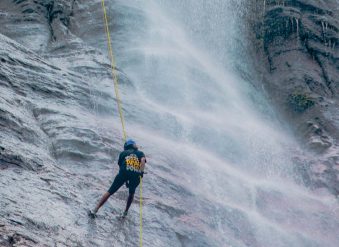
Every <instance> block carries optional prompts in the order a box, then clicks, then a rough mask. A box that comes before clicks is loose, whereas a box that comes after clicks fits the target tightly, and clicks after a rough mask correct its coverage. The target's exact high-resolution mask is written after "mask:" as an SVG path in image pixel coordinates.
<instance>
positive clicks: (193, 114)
mask: <svg viewBox="0 0 339 247" xmlns="http://www.w3.org/2000/svg"><path fill="white" fill-rule="evenodd" d="M242 5H243V4H242V1H231V0H210V1H205V0H185V1H182V0H171V1H169V0H167V1H165V0H162V1H160V0H159V1H151V0H150V1H134V0H121V1H115V2H114V3H112V4H110V5H109V6H108V8H109V14H110V16H113V18H112V23H113V24H112V25H111V28H112V33H113V34H112V38H113V46H114V51H115V55H116V60H117V61H116V62H117V66H118V67H119V68H120V69H122V70H123V71H124V72H125V73H126V74H127V76H128V77H129V79H130V80H131V81H132V83H133V85H132V86H131V85H126V84H122V85H121V93H122V100H123V104H124V110H125V112H126V121H127V130H128V133H129V136H130V137H133V138H135V139H136V140H137V141H138V142H139V144H141V145H142V146H143V150H144V151H145V152H146V153H147V154H148V155H149V156H150V157H149V164H148V168H147V169H148V174H147V176H145V182H144V191H145V192H144V195H145V196H146V198H149V201H148V202H147V200H146V201H145V208H144V210H145V212H144V220H145V223H144V239H145V241H146V242H149V243H154V244H155V245H154V246H178V245H179V244H181V245H182V246H261V247H263V246H289V247H291V246H298V247H300V246H307V247H309V246H337V244H338V242H339V230H338V229H339V222H338V219H339V215H338V214H339V212H338V207H337V206H338V204H337V202H336V201H335V199H334V198H331V196H328V195H316V194H314V193H312V192H310V191H308V190H307V189H306V188H303V187H302V186H301V185H297V184H296V183H295V182H294V181H295V174H294V173H293V162H292V156H293V152H294V151H295V150H297V149H298V146H297V144H296V143H295V142H294V141H293V138H292V136H291V135H290V134H289V132H288V131H287V130H286V129H284V128H282V127H281V126H280V125H279V122H278V121H277V120H276V116H275V115H274V112H273V111H272V109H271V108H270V106H269V104H268V103H267V102H266V101H265V99H264V98H263V96H262V95H261V94H260V92H258V91H257V90H256V89H255V87H253V86H252V84H253V80H255V76H254V75H253V76H252V75H251V70H250V67H249V66H248V64H247V62H248V59H247V57H246V55H244V48H243V47H244V46H245V45H244V42H245V41H244V38H243V37H242V34H241V33H242V32H241V27H240V26H241V25H240V23H241V20H240V19H239V16H241V15H240V13H241V11H242V8H243V7H242ZM102 49H106V46H104V43H102ZM116 116H117V115H116ZM117 121H118V120H117ZM117 124H118V122H117Z"/></svg>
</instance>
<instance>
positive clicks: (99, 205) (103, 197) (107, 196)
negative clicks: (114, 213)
mask: <svg viewBox="0 0 339 247" xmlns="http://www.w3.org/2000/svg"><path fill="white" fill-rule="evenodd" d="M110 196H111V194H110V193H108V192H106V193H105V194H104V195H103V196H102V197H101V199H100V201H99V203H98V205H97V206H96V207H95V209H94V213H95V214H96V213H97V212H98V210H99V208H101V206H102V205H104V204H105V202H106V201H107V199H108V198H109V197H110Z"/></svg>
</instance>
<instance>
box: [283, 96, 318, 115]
mask: <svg viewBox="0 0 339 247" xmlns="http://www.w3.org/2000/svg"><path fill="white" fill-rule="evenodd" d="M288 104H289V105H290V106H291V107H292V109H293V110H294V111H295V112H304V111H306V110H307V109H309V108H310V107H312V106H314V104H315V101H314V100H313V99H312V98H311V96H309V95H308V94H305V93H299V92H295V93H292V94H290V95H289V96H288Z"/></svg>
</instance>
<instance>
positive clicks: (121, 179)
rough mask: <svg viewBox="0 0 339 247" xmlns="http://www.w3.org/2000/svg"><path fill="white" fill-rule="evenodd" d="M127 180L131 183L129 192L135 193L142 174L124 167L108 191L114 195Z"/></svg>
mask: <svg viewBox="0 0 339 247" xmlns="http://www.w3.org/2000/svg"><path fill="white" fill-rule="evenodd" d="M127 181H128V184H129V186H128V189H129V194H134V193H135V189H136V188H137V187H138V185H139V183H140V174H138V173H136V172H131V171H126V170H125V169H123V168H122V169H120V171H119V173H118V175H116V177H115V178H114V181H113V183H112V185H111V187H110V188H109V190H108V193H110V194H111V195H113V194H114V193H115V192H117V190H118V189H120V187H121V186H123V185H124V183H125V182H127Z"/></svg>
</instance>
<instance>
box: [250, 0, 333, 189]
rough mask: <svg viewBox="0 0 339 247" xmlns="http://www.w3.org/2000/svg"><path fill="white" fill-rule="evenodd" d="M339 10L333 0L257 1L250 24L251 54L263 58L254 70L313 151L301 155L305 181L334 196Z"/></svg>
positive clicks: (300, 137)
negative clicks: (326, 189) (254, 49)
mask: <svg viewBox="0 0 339 247" xmlns="http://www.w3.org/2000/svg"><path fill="white" fill-rule="evenodd" d="M338 6H339V3H338V1H336V0H332V1H309V0H307V1H306V0H305V1H304V0H297V1H294V0H293V1H288V0H287V1H274V0H268V1H256V2H255V3H253V5H252V6H251V7H252V12H251V14H253V13H256V15H255V17H254V19H251V20H250V22H251V25H250V26H251V27H250V29H251V32H252V33H251V34H250V36H251V37H252V41H253V43H254V44H255V47H256V51H255V54H256V55H255V56H258V55H259V57H261V58H262V59H261V61H262V63H261V65H262V67H260V66H257V70H258V71H261V72H260V73H261V77H262V82H263V85H264V87H265V90H266V92H267V95H268V97H269V98H271V100H272V102H274V103H275V105H276V106H277V108H278V109H280V112H282V113H283V115H284V116H285V119H287V121H288V122H290V123H292V126H293V130H294V132H295V135H296V136H297V137H298V138H299V140H300V143H301V144H302V145H303V146H304V147H305V149H306V150H309V151H310V152H311V154H310V155H307V156H308V158H306V159H305V158H304V157H299V161H300V163H299V164H300V166H301V167H303V168H301V170H303V173H304V176H305V177H307V179H306V180H305V183H306V184H307V185H308V186H310V187H313V188H328V189H329V190H330V191H331V192H332V193H333V194H335V195H338V193H339V191H338V184H339V180H338V179H339V174H338V167H339V163H338V157H339V144H338V138H339V119H338V116H339V112H338V109H339V98H338V92H339V80H338V78H339V62H338V61H339V60H338V58H339V57H338V56H339V53H338V41H339V32H338V30H339V19H338V16H339V9H338ZM306 152H307V151H306ZM310 157H312V158H310ZM319 166H322V167H324V169H322V171H320V170H319V169H317V167H319ZM325 167H326V168H325ZM315 170H317V172H314V171H315Z"/></svg>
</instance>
